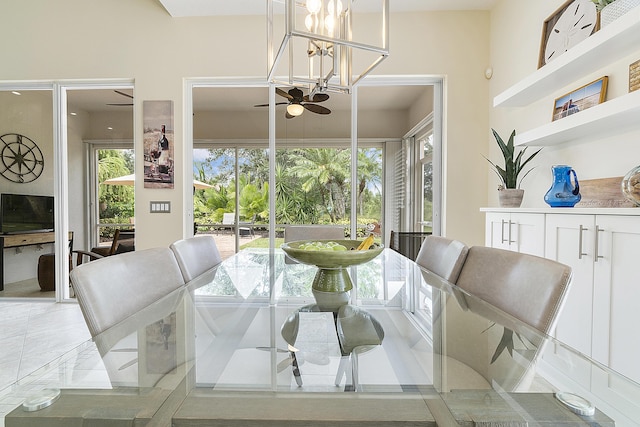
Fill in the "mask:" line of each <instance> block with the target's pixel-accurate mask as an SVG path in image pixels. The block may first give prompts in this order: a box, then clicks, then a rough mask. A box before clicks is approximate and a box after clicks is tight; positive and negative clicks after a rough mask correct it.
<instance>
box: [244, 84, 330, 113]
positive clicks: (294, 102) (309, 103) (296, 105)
mask: <svg viewBox="0 0 640 427" xmlns="http://www.w3.org/2000/svg"><path fill="white" fill-rule="evenodd" d="M276 93H277V94H278V95H280V96H282V97H284V98H287V100H288V101H287V102H276V105H287V111H286V113H285V115H284V116H285V117H286V118H287V119H292V118H294V117H297V116H299V115H300V114H302V113H303V112H304V110H309V111H311V112H312V113H316V114H331V110H329V109H328V108H327V107H323V106H322V105H318V104H316V103H317V102H324V101H326V100H327V99H329V95H327V94H326V93H316V94H314V95H313V97H312V98H309V95H305V94H304V93H303V92H302V90H300V89H298V88H297V87H294V88H292V89H289V91H288V92H285V91H284V90H282V89H280V88H276ZM268 106H269V104H258V105H254V107H268Z"/></svg>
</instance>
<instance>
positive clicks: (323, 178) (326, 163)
mask: <svg viewBox="0 0 640 427" xmlns="http://www.w3.org/2000/svg"><path fill="white" fill-rule="evenodd" d="M292 157H293V159H294V160H295V166H293V167H292V173H294V174H295V175H296V176H298V177H300V178H302V179H303V182H302V185H301V188H302V189H303V191H305V192H306V193H310V192H311V191H312V190H317V191H318V192H319V194H320V197H321V203H322V206H324V207H325V209H326V212H327V214H328V215H329V217H330V219H331V221H332V222H336V221H337V220H339V219H342V218H344V217H345V215H346V197H345V194H346V192H347V189H346V186H347V174H348V171H349V163H350V159H351V157H350V151H349V150H344V149H333V148H313V149H306V150H304V151H302V152H300V153H299V154H295V155H294V156H292Z"/></svg>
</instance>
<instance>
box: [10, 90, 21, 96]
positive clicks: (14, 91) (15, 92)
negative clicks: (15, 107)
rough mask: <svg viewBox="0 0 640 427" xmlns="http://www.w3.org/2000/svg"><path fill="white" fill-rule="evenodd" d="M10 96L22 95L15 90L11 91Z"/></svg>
mask: <svg viewBox="0 0 640 427" xmlns="http://www.w3.org/2000/svg"><path fill="white" fill-rule="evenodd" d="M11 93H12V94H14V95H22V94H21V93H20V92H18V91H17V90H12V91H11Z"/></svg>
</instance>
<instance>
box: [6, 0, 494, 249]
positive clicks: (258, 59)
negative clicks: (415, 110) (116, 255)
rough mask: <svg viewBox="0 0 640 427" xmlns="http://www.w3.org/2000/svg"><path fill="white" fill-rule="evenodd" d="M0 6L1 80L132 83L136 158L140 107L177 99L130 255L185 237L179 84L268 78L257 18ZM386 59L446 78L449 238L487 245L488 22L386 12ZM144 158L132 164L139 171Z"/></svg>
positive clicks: (114, 6)
mask: <svg viewBox="0 0 640 427" xmlns="http://www.w3.org/2000/svg"><path fill="white" fill-rule="evenodd" d="M2 9H3V13H2V14H0V37H2V39H4V40H11V43H5V44H3V48H2V50H3V59H4V60H3V69H2V74H1V75H0V77H1V78H2V79H3V80H40V79H45V80H48V79H53V80H58V79H102V78H107V79H113V78H126V79H134V81H135V105H134V116H135V120H134V127H135V130H134V138H135V141H136V149H137V150H141V148H142V139H143V135H142V101H143V100H165V99H168V100H173V101H174V111H175V112H176V117H175V130H176V139H175V144H176V156H175V161H176V165H178V168H177V170H176V183H175V184H176V185H175V189H173V190H169V189H161V190H158V189H155V190H152V189H144V188H143V184H142V180H139V181H138V183H137V184H136V239H137V241H136V246H137V247H139V248H141V249H142V248H145V247H152V246H165V245H167V244H169V243H170V242H172V241H174V240H176V239H178V238H181V237H182V233H183V229H184V227H183V224H182V221H183V218H182V211H183V209H182V203H183V201H182V187H183V185H182V175H183V170H182V168H181V167H180V165H181V164H182V159H183V151H182V150H183V129H184V117H183V116H182V111H183V110H184V108H183V107H184V106H183V93H182V88H183V79H184V78H189V77H230V76H231V77H233V76H246V77H256V76H258V77H260V76H265V75H266V40H265V34H266V20H265V19H264V17H262V16H257V17H251V16H248V17H247V16H245V17H240V18H230V17H223V18H212V17H204V18H171V17H170V16H169V15H168V14H167V13H166V12H165V11H164V9H163V8H162V7H161V6H160V5H159V3H158V2H156V1H155V0H136V1H131V0H110V1H108V2H87V1H86V0H65V1H64V2H50V1H48V0H34V1H31V2H24V1H22V0H3V6H2ZM34 11H37V13H35V12H34ZM16 34H28V35H29V36H28V37H16V36H15V35H16ZM469 34H471V35H472V36H471V37H470V36H469ZM390 50H391V54H390V57H389V58H388V59H387V60H386V61H385V62H383V63H382V64H381V65H380V67H378V68H377V69H376V70H375V73H376V74H379V75H416V74H428V75H440V76H444V78H445V85H446V87H445V97H446V99H445V109H446V112H445V115H446V116H445V120H446V123H445V174H446V176H445V184H446V193H445V197H444V208H445V224H444V231H445V233H446V234H447V235H450V236H451V237H455V238H459V239H462V240H464V241H466V242H468V243H470V244H478V243H482V242H483V240H484V237H483V233H484V231H483V230H484V228H483V221H484V220H483V216H482V215H481V214H480V212H479V208H480V207H481V206H483V205H485V204H486V198H487V197H486V186H487V180H486V174H487V169H486V165H485V164H484V163H483V160H482V158H481V156H480V153H481V152H483V151H485V150H486V134H487V129H488V123H489V97H488V91H489V83H488V82H487V80H485V78H484V69H485V68H486V67H487V65H488V63H489V13H488V12H478V11H473V12H434V13H402V14H392V15H391V18H390ZM398 136H400V135H398ZM142 161H143V159H142V156H137V165H136V170H137V173H138V174H142ZM188 167H189V168H190V167H191V166H190V165H188ZM151 200H168V201H170V202H171V203H172V205H173V206H172V211H171V213H170V214H162V215H150V214H149V213H148V206H149V201H151Z"/></svg>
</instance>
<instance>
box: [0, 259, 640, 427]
mask: <svg viewBox="0 0 640 427" xmlns="http://www.w3.org/2000/svg"><path fill="white" fill-rule="evenodd" d="M316 271H317V269H316V267H314V266H310V265H304V264H297V263H287V262H285V254H284V253H283V252H282V251H281V250H280V249H275V250H268V249H250V250H243V251H241V252H239V253H238V254H236V255H235V256H233V257H231V258H229V259H227V260H225V261H224V262H222V263H221V264H220V265H218V266H217V267H215V268H213V269H211V270H209V271H207V272H205V273H204V274H202V275H201V276H199V277H197V278H196V279H194V280H193V281H191V282H189V283H188V284H187V285H186V286H184V287H183V288H181V289H179V290H177V291H175V292H173V293H171V294H169V295H166V296H165V297H163V298H162V299H161V300H159V301H157V302H155V303H154V304H152V305H150V306H148V307H147V308H145V309H144V310H141V311H140V312H138V313H136V314H135V315H133V316H131V317H130V318H127V319H126V320H124V321H122V322H121V323H119V324H117V325H116V326H114V327H112V328H110V329H108V330H106V331H104V332H103V333H101V334H100V335H98V336H96V337H94V338H93V339H92V340H89V341H87V342H85V343H82V344H81V345H79V346H78V347H76V348H74V349H73V350H71V351H69V352H67V353H65V354H64V355H63V356H61V357H59V358H57V359H56V360H52V361H51V362H50V363H48V364H47V365H45V366H42V367H41V368H40V369H38V370H37V371H35V372H33V373H32V374H30V375H28V376H26V377H24V378H22V379H20V380H19V381H17V382H16V383H15V384H13V385H12V386H11V387H9V388H7V389H5V390H4V391H3V392H2V393H0V410H1V411H2V417H3V422H4V426H6V427H14V426H21V427H24V426H47V427H56V426H91V425H95V426H107V425H108V426H120V425H122V426H134V425H135V426H145V425H148V426H177V427H180V426H190V427H193V426H252V425H256V426H276V425H277V426H298V425H300V426H302V425H304V426H328V425H349V426H356V425H365V424H367V425H369V426H370V425H374V426H458V425H460V426H473V425H482V426H492V425H493V426H534V425H535V426H537V425H540V426H637V425H640V385H639V384H637V383H634V382H633V381H631V380H629V379H627V378H625V377H623V376H622V375H620V374H618V373H616V372H614V371H612V370H610V369H608V368H607V367H605V366H603V365H601V364H599V363H597V362H596V361H594V360H592V359H591V358H589V357H587V356H585V355H582V354H580V353H578V352H577V351H574V350H572V349H571V348H570V347H568V346H566V345H564V344H563V343H561V342H559V341H557V340H555V339H554V338H553V337H551V336H547V335H543V334H541V333H540V332H538V331H536V330H534V329H532V328H530V327H528V326H527V325H526V324H524V323H522V322H520V321H518V320H517V319H515V318H513V317H511V316H509V315H507V314H505V313H504V312H501V311H500V310H498V309H496V308H495V307H492V306H490V305H489V304H487V303H486V302H484V301H482V300H479V299H477V298H474V297H473V296H471V295H469V294H467V293H465V292H464V291H463V290H462V289H460V288H457V287H456V286H455V285H452V284H450V283H447V282H446V281H444V280H443V279H441V278H439V277H438V276H436V275H434V274H433V273H431V272H429V271H427V270H423V269H421V268H420V267H419V266H418V265H416V264H415V263H414V262H413V261H411V260H410V259H408V258H405V257H404V256H402V255H400V254H399V253H397V252H395V251H393V250H390V249H384V250H383V251H382V253H381V254H380V255H379V256H377V257H376V258H374V259H373V260H371V261H369V262H366V263H364V264H361V265H357V266H352V267H349V268H348V274H349V275H350V277H351V280H352V282H353V289H352V290H351V292H350V296H349V301H348V303H347V304H346V305H343V306H341V307H340V308H339V309H326V308H324V307H320V306H318V304H317V303H316V301H315V299H314V297H313V295H312V292H311V282H312V281H313V278H314V275H315V273H316Z"/></svg>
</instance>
